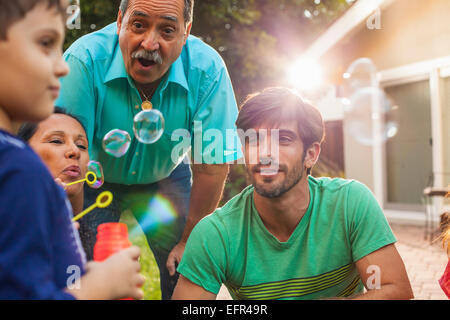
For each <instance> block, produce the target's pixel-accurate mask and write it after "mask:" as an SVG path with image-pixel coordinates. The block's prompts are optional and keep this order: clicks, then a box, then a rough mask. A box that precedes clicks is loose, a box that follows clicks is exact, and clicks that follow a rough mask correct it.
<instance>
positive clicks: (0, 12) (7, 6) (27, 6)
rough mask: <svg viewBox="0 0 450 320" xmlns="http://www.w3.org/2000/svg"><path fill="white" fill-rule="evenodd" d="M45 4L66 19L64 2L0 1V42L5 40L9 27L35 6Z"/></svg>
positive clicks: (46, 0) (45, 0) (49, 0)
mask: <svg viewBox="0 0 450 320" xmlns="http://www.w3.org/2000/svg"><path fill="white" fill-rule="evenodd" d="M40 3H43V4H47V7H48V8H49V9H50V8H56V9H57V10H58V12H59V13H60V14H61V16H62V17H64V18H65V17H66V15H67V14H66V10H67V1H66V0H0V40H6V38H7V34H8V30H9V27H11V25H12V24H14V23H15V22H17V21H19V20H21V19H23V18H24V17H25V16H26V14H27V13H28V12H30V11H31V10H33V9H34V7H35V6H36V5H37V4H40Z"/></svg>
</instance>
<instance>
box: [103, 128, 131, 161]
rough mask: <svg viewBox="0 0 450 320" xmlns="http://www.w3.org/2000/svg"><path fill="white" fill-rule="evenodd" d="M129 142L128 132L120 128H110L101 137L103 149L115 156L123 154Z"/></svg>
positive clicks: (118, 156)
mask: <svg viewBox="0 0 450 320" xmlns="http://www.w3.org/2000/svg"><path fill="white" fill-rule="evenodd" d="M130 144H131V137H130V135H129V133H128V132H126V131H123V130H120V129H114V130H111V131H110V132H108V133H107V134H106V135H105V137H104V138H103V150H105V152H106V153H107V154H109V155H110V156H113V157H116V158H120V157H122V156H124V155H125V153H127V151H128V148H129V147H130Z"/></svg>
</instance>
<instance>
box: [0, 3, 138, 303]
mask: <svg viewBox="0 0 450 320" xmlns="http://www.w3.org/2000/svg"><path fill="white" fill-rule="evenodd" d="M65 9H66V3H65V1H63V0H16V1H11V0H0V57H1V60H0V70H2V76H1V77H0V163H1V166H0V203H1V206H0V222H1V223H0V247H1V250H0V299H74V298H77V299H119V298H125V297H132V298H135V299H141V298H142V296H143V293H142V290H141V289H140V286H142V284H143V277H142V276H141V275H139V273H138V272H139V262H138V257H139V254H140V253H139V249H138V248H136V247H132V248H129V249H127V250H123V251H121V252H119V253H118V254H116V255H114V256H112V257H111V258H110V259H108V260H106V261H105V262H103V263H89V264H85V263H86V259H85V255H84V252H83V251H82V249H81V245H80V241H79V236H78V233H77V232H76V230H75V229H74V227H73V225H72V223H71V216H72V209H71V208H70V204H69V203H68V200H67V198H66V196H65V194H64V192H63V190H62V189H61V188H60V187H58V186H57V185H56V184H55V182H54V181H53V179H52V177H51V175H50V173H49V171H48V170H47V169H46V168H45V166H44V165H43V163H42V162H41V161H40V160H39V158H38V156H37V155H36V154H35V153H34V152H33V151H32V150H31V149H30V148H29V147H28V146H27V145H25V144H24V143H23V142H22V141H21V140H19V139H17V138H16V137H15V136H14V135H12V132H13V130H14V128H15V127H16V124H17V123H19V122H25V121H30V122H38V121H41V120H44V119H45V118H47V117H48V116H50V114H51V113H52V112H53V103H54V100H55V99H56V98H57V96H58V93H59V78H60V77H63V76H65V75H66V74H67V73H68V71H69V70H68V68H67V65H66V64H65V63H64V61H63V59H62V50H61V47H62V43H63V40H64V18H65ZM111 279H114V281H111Z"/></svg>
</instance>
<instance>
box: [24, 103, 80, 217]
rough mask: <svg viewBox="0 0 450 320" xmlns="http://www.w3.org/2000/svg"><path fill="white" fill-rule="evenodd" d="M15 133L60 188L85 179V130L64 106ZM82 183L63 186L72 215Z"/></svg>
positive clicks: (76, 210) (77, 210) (78, 205)
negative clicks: (44, 118)
mask: <svg viewBox="0 0 450 320" xmlns="http://www.w3.org/2000/svg"><path fill="white" fill-rule="evenodd" d="M18 136H19V137H21V138H22V139H23V140H25V141H27V142H28V143H29V145H30V146H31V147H32V148H33V149H34V151H35V152H36V153H37V154H38V155H39V156H40V157H41V159H42V161H43V162H44V163H45V164H46V166H47V168H48V169H49V171H50V173H51V174H52V176H53V178H54V179H55V180H56V181H57V182H58V183H59V184H60V185H62V186H63V187H65V185H66V184H68V183H70V182H74V181H78V180H81V179H84V178H85V175H86V172H87V164H88V162H89V154H88V146H89V145H88V140H87V137H86V132H85V130H84V128H83V126H82V125H81V123H80V122H79V121H78V120H77V119H76V118H75V117H74V116H72V115H69V114H67V113H66V112H65V111H64V109H62V108H59V107H56V108H55V112H54V113H53V114H52V115H51V116H50V117H49V118H47V119H46V120H44V121H42V122H40V123H39V124H35V123H26V124H24V125H22V126H21V128H20V129H19V132H18ZM83 185H84V182H81V183H77V184H74V185H71V186H69V187H67V188H65V189H66V193H67V196H68V198H69V200H70V203H71V204H72V209H73V212H74V215H76V214H77V213H79V212H81V211H82V210H83V200H84V197H83Z"/></svg>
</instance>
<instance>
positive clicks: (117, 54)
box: [104, 41, 189, 91]
mask: <svg viewBox="0 0 450 320" xmlns="http://www.w3.org/2000/svg"><path fill="white" fill-rule="evenodd" d="M182 54H183V53H182ZM182 54H181V55H180V56H179V57H178V59H177V60H175V62H174V63H172V65H171V66H170V68H169V71H168V73H169V74H168V77H167V82H168V83H169V82H172V83H176V84H178V85H180V86H182V87H183V88H184V89H186V91H189V86H188V83H187V80H186V74H185V72H184V66H183V59H182V57H181V56H182ZM119 78H125V79H126V78H128V73H127V70H126V68H125V63H124V61H123V55H122V50H120V46H119V42H118V41H117V45H116V48H115V50H114V57H113V59H112V61H111V65H110V66H109V68H108V71H107V72H106V75H105V80H104V83H107V82H109V81H112V80H115V79H119Z"/></svg>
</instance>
